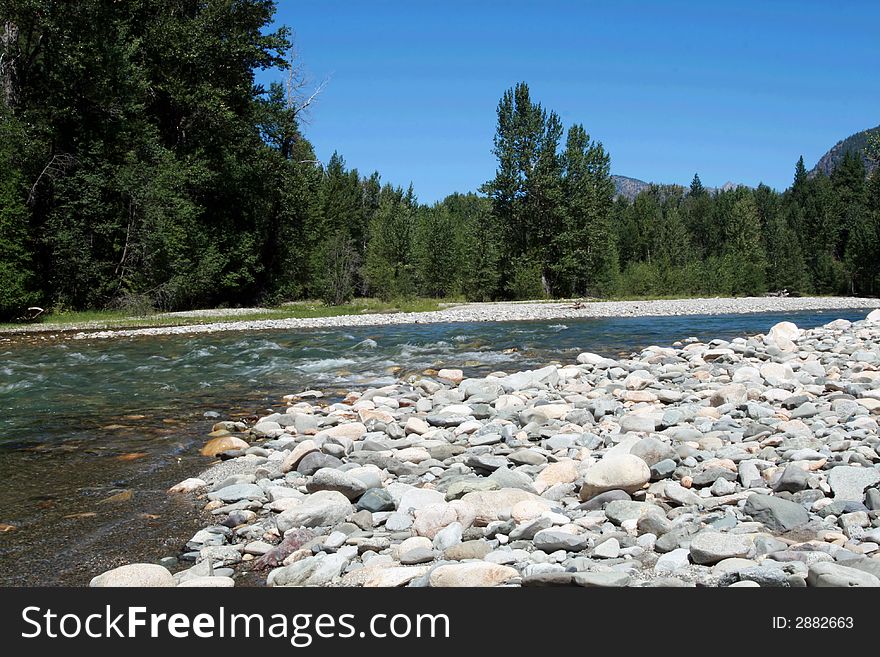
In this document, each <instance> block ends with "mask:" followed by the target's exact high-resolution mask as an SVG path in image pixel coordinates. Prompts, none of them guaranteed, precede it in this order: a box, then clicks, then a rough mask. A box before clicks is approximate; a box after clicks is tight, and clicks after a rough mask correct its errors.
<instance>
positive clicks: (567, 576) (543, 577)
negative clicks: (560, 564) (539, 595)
mask: <svg viewBox="0 0 880 657" xmlns="http://www.w3.org/2000/svg"><path fill="white" fill-rule="evenodd" d="M572 584H574V573H565V572H562V573H560V572H549V573H535V574H534V575H527V576H525V577H523V579H522V586H523V588H527V587H534V586H539V587H544V586H571V585H572Z"/></svg>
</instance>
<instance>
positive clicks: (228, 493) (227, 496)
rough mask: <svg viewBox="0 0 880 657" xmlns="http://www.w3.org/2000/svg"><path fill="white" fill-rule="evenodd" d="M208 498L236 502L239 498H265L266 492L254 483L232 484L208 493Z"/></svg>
mask: <svg viewBox="0 0 880 657" xmlns="http://www.w3.org/2000/svg"><path fill="white" fill-rule="evenodd" d="M208 499H209V500H219V501H221V502H238V501H239V500H265V499H266V494H265V493H264V492H263V489H262V488H260V487H259V486H257V485H256V484H233V485H232V486H226V487H225V488H221V489H220V490H216V491H214V492H213V493H208Z"/></svg>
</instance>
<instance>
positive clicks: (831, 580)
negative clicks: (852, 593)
mask: <svg viewBox="0 0 880 657" xmlns="http://www.w3.org/2000/svg"><path fill="white" fill-rule="evenodd" d="M807 584H808V585H809V586H817V587H856V586H870V587H877V586H880V579H878V578H877V577H875V576H874V575H872V574H871V573H867V572H865V571H863V570H858V569H856V568H849V567H847V566H841V565H840V564H836V563H831V562H828V561H820V562H819V563H814V564H812V565H811V566H810V570H809V573H808V574H807Z"/></svg>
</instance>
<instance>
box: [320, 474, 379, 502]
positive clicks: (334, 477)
mask: <svg viewBox="0 0 880 657" xmlns="http://www.w3.org/2000/svg"><path fill="white" fill-rule="evenodd" d="M306 490H307V491H309V492H310V493H316V492H318V491H320V490H335V491H338V492H340V493H342V494H343V495H345V496H346V497H347V498H348V499H350V500H356V499H357V498H359V497H360V496H361V495H363V494H364V492H366V490H367V485H366V484H365V483H363V482H362V481H360V480H359V479H355V478H354V477H349V476H348V475H347V474H345V473H344V472H341V471H339V470H335V469H332V468H321V469H320V470H318V471H317V472H316V473H315V474H314V476H313V477H312V479H311V481H309V483H307V484H306ZM373 490H376V489H373Z"/></svg>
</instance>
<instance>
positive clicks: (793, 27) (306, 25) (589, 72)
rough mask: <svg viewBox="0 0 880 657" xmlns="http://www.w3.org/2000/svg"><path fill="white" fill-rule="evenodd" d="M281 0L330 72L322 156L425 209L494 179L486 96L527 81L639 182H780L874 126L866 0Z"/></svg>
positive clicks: (320, 112) (319, 142) (316, 133)
mask: <svg viewBox="0 0 880 657" xmlns="http://www.w3.org/2000/svg"><path fill="white" fill-rule="evenodd" d="M278 4H279V10H278V14H277V21H278V22H279V23H284V24H287V25H289V26H290V27H292V28H293V29H294V31H295V33H296V41H297V44H298V47H299V49H300V52H301V54H302V57H303V60H304V62H305V65H306V67H307V69H308V72H309V74H310V75H311V77H312V78H313V79H315V80H321V79H323V78H325V77H329V78H330V81H329V83H328V85H327V88H326V90H325V92H324V93H323V94H322V95H321V97H320V100H319V102H318V103H317V104H316V105H315V106H314V109H313V111H312V112H311V117H310V122H309V124H308V125H307V126H306V134H307V136H308V138H309V139H310V140H311V141H312V143H313V144H314V145H315V148H316V150H317V153H318V157H319V158H320V159H322V160H323V161H326V160H327V159H328V158H329V157H330V155H331V154H332V153H333V151H334V150H338V151H339V152H340V153H341V154H342V155H343V156H344V157H345V159H346V161H347V163H348V164H349V166H351V167H357V168H358V169H359V170H360V171H361V172H362V173H369V172H371V171H373V170H378V171H379V172H380V173H381V174H382V178H383V180H384V181H387V182H392V183H394V184H399V185H406V184H408V183H409V182H410V181H411V182H412V183H413V184H414V186H415V191H416V193H417V195H418V197H419V199H420V200H421V201H423V202H432V201H435V200H437V199H440V198H442V197H444V196H445V195H446V194H449V193H451V192H453V191H469V190H476V189H477V188H478V187H479V185H480V184H482V183H483V182H484V181H486V180H488V179H489V178H491V177H492V176H493V173H494V171H495V161H494V158H493V156H492V153H491V148H492V135H493V132H494V127H495V107H496V105H497V103H498V99H499V98H500V96H501V94H502V93H503V91H504V90H505V89H507V88H508V87H511V86H512V85H513V84H515V83H516V82H517V81H520V80H524V81H526V82H528V84H529V86H530V88H531V90H532V96H533V98H534V99H536V100H538V101H540V102H541V103H543V104H544V106H545V107H548V108H552V109H555V110H556V111H557V112H558V113H559V114H560V115H561V117H562V119H563V121H564V122H565V123H566V125H569V124H571V123H574V122H579V123H583V124H584V126H585V127H586V129H587V131H588V132H589V133H590V134H591V136H592V137H594V138H596V139H598V140H600V141H602V142H603V143H604V144H605V146H606V148H607V149H608V150H609V151H610V153H611V162H612V171H613V172H614V173H617V174H621V175H627V176H632V177H635V178H641V179H643V180H648V181H657V182H670V183H681V184H687V183H689V182H690V179H691V178H692V176H693V174H694V172H699V173H700V177H701V178H702V180H703V183H704V184H706V185H712V186H718V185H721V184H723V183H724V182H726V181H728V180H732V181H735V182H741V183H745V184H748V185H756V184H757V183H759V182H764V183H766V184H769V185H771V186H772V187H776V188H778V189H784V188H785V187H787V186H788V185H789V183H790V181H791V176H792V172H793V170H794V163H795V161H796V160H797V158H798V156H799V155H801V154H803V156H804V160H805V161H806V163H807V167H808V168H809V167H811V166H812V165H813V164H814V163H815V161H816V160H817V159H818V158H819V157H820V156H821V155H822V154H823V153H824V152H825V151H826V150H827V149H828V148H829V147H831V146H832V145H833V144H834V143H836V142H837V141H838V140H839V139H843V138H844V137H846V136H848V135H850V134H852V133H853V132H857V131H859V130H862V129H865V128H868V127H873V126H875V125H877V124H880V85H878V84H877V80H878V73H880V66H878V64H880V32H878V29H880V2H877V1H876V0H864V1H851V0H847V1H846V2H831V3H829V2H819V1H814V0H798V1H774V2H751V1H745V0H740V1H737V2H716V1H711V2H696V1H694V2H662V1H660V0H658V1H656V2H636V1H634V0H633V1H628V0H623V1H621V0H616V1H614V2H612V1H610V0H609V1H607V2H586V1H583V2H573V1H569V2H563V1H557V0H543V1H540V2H520V1H516V0H507V1H504V2H502V1H482V2H479V1H477V0H473V1H472V2H461V1H458V0H445V1H444V2H432V3H428V2H416V1H414V0H412V1H410V2H397V1H394V2H392V1H383V0H368V1H362V2H354V1H350V2H342V1H333V0H320V1H318V0H295V1H294V0H280V1H279V3H278ZM274 75H275V76H277V77H278V79H280V74H274ZM261 78H262V79H264V80H265V79H266V78H265V76H261Z"/></svg>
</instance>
